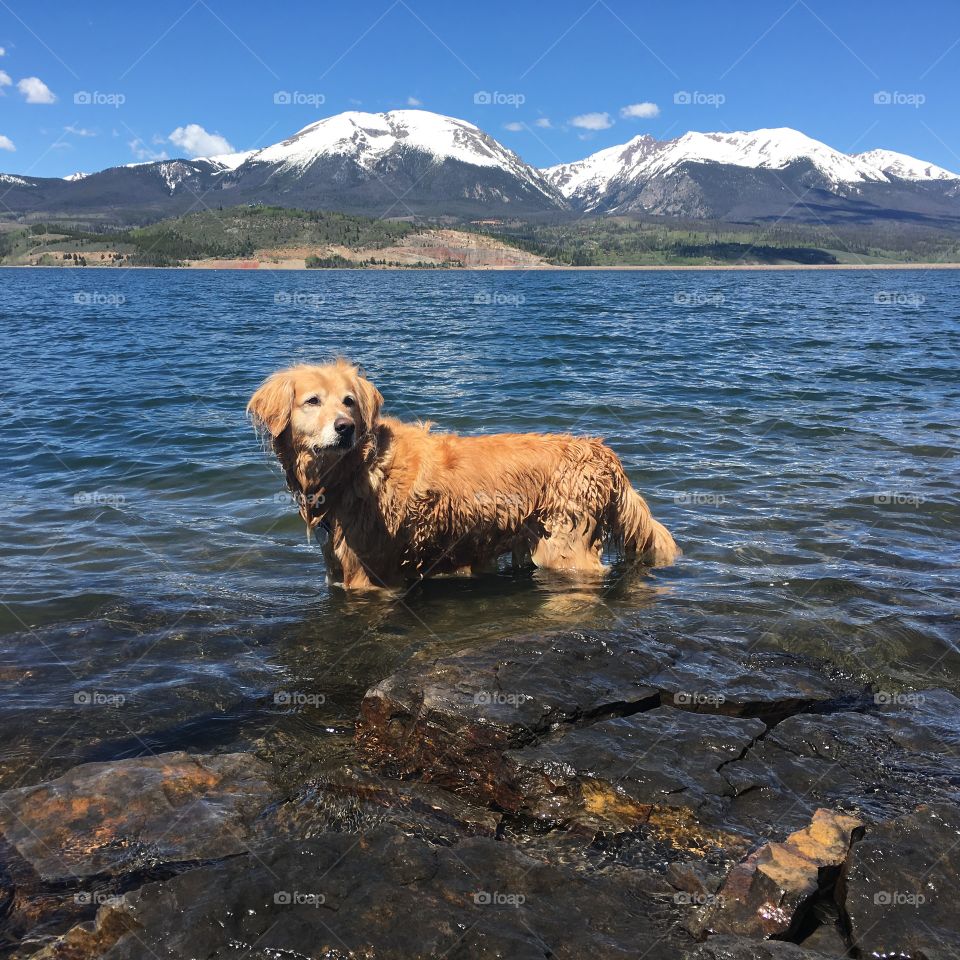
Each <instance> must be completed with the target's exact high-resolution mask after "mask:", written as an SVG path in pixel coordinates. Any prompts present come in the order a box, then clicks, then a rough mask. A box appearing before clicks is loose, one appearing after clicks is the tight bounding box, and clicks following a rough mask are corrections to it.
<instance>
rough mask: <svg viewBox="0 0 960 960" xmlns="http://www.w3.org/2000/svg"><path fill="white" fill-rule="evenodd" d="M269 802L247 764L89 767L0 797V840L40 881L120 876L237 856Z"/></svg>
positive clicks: (192, 759)
mask: <svg viewBox="0 0 960 960" xmlns="http://www.w3.org/2000/svg"><path fill="white" fill-rule="evenodd" d="M271 799H273V788H272V787H271V785H270V781H269V768H268V767H267V765H266V764H264V763H262V762H261V761H259V760H257V759H256V758H255V757H252V756H249V755H247V754H240V753H231V754H224V755H222V756H192V755H190V754H187V753H167V754H161V755H159V756H153V757H137V758H135V759H130V760H118V761H116V762H113V763H87V764H83V765H81V766H79V767H74V768H73V769H72V770H69V771H68V772H67V773H65V774H64V775H63V776H62V777H58V778H57V779H56V780H51V781H49V782H47V783H41V784H37V785H36V786H32V787H22V788H19V789H16V790H8V791H7V792H6V793H3V794H0V834H2V836H3V837H4V838H5V839H6V840H7V842H8V843H10V844H11V845H12V846H13V847H14V848H15V849H16V851H17V853H18V854H19V855H20V856H21V857H22V858H23V859H24V860H25V861H26V862H27V863H28V864H29V865H30V866H31V867H32V868H33V870H35V871H36V873H37V874H38V875H39V877H40V879H41V880H44V881H52V880H62V879H65V878H78V877H91V876H94V875H102V874H109V875H117V874H121V873H126V872H130V871H135V870H141V869H144V868H146V867H151V866H154V865H156V864H162V863H171V862H177V861H186V860H203V859H209V858H216V857H226V856H231V855H233V854H236V853H242V852H244V851H245V850H246V845H247V842H248V840H249V837H250V833H251V824H252V822H253V820H254V818H255V817H256V815H257V814H258V813H259V812H260V811H261V810H262V809H263V808H264V807H265V806H266V805H267V804H268V803H269V802H270V800H271Z"/></svg>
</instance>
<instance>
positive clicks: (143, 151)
mask: <svg viewBox="0 0 960 960" xmlns="http://www.w3.org/2000/svg"><path fill="white" fill-rule="evenodd" d="M128 146H129V147H130V152H131V153H132V154H133V155H134V156H135V157H136V158H137V159H138V160H147V161H149V160H166V159H167V151H166V150H162V151H157V150H151V149H150V148H149V147H148V146H147V145H146V144H145V143H144V142H143V141H142V140H141V139H140V138H139V137H135V138H134V139H133V140H131V141H130V143H129V144H128Z"/></svg>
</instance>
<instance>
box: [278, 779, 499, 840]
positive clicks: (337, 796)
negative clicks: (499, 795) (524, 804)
mask: <svg viewBox="0 0 960 960" xmlns="http://www.w3.org/2000/svg"><path fill="white" fill-rule="evenodd" d="M500 822H501V817H500V814H498V813H495V812H494V811H492V810H489V809H487V808H486V807H479V806H475V805H473V804H471V803H468V802H467V801H465V800H463V799H462V798H460V797H458V796H456V795H455V794H453V793H450V792H449V791H447V790H443V789H441V788H440V787H435V786H433V785H432V784H427V783H409V782H403V781H399V780H389V779H385V778H383V777H376V776H372V775H370V774H367V773H364V772H362V771H358V770H354V769H350V768H344V769H341V770H338V771H336V772H332V773H329V774H327V775H325V776H324V777H322V778H320V779H317V780H314V781H312V782H310V783H308V784H306V785H305V786H304V787H303V788H302V789H301V790H299V791H298V792H297V793H296V794H295V795H294V796H292V797H290V798H289V799H288V800H285V801H284V802H283V803H281V804H279V805H277V807H276V808H275V809H274V810H273V811H272V812H271V814H270V816H269V817H267V818H266V819H265V820H264V822H263V823H262V824H261V833H262V834H263V835H264V836H272V837H275V838H277V839H286V838H291V837H297V838H301V839H308V838H312V837H316V836H318V835H320V834H322V833H327V832H344V833H360V832H362V831H364V830H369V829H372V828H373V827H377V826H381V825H384V824H390V825H392V826H396V827H399V828H400V829H403V830H405V831H407V832H409V833H410V834H412V835H415V836H418V837H421V838H423V839H427V840H430V841H431V842H433V843H443V844H453V843H457V842H459V841H460V840H462V839H464V838H465V837H478V836H479V837H494V836H496V835H497V832H498V830H499V827H500Z"/></svg>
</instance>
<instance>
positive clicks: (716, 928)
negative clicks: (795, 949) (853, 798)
mask: <svg viewBox="0 0 960 960" xmlns="http://www.w3.org/2000/svg"><path fill="white" fill-rule="evenodd" d="M862 827H863V824H862V822H861V821H860V820H857V819H856V818H855V817H850V816H846V815H845V814H838V813H834V812H833V811H831V810H817V811H816V813H814V815H813V819H812V820H811V822H810V824H809V825H808V826H806V827H804V828H803V829H802V830H797V831H796V832H794V833H791V834H790V836H788V837H787V838H786V840H784V841H783V842H782V843H765V844H764V845H763V846H762V847H760V848H759V849H758V850H756V851H754V852H753V853H752V854H751V855H750V856H749V857H748V858H747V859H746V860H744V861H743V862H742V863H739V864H737V866H735V867H734V868H733V869H732V870H731V871H730V873H729V874H727V878H726V880H725V881H724V883H723V886H722V887H721V888H720V890H719V892H718V893H717V896H716V897H715V898H711V900H710V902H709V903H708V905H707V906H706V907H705V908H704V910H703V911H702V913H701V915H700V916H698V917H697V918H695V919H694V920H693V921H692V922H691V923H690V924H689V929H690V930H691V932H693V933H696V934H702V933H728V934H742V935H746V936H751V937H757V938H759V939H767V938H769V937H777V938H784V939H786V938H789V937H790V935H791V934H793V935H794V936H796V935H797V934H798V933H799V929H798V927H799V923H800V921H801V919H802V917H803V911H804V908H805V907H806V906H807V905H808V903H809V902H810V901H811V899H812V898H814V897H815V896H817V894H818V893H823V892H827V891H829V889H830V888H831V887H832V885H833V883H834V882H835V880H836V877H837V876H838V875H839V873H840V868H841V867H842V866H843V864H844V862H845V861H846V859H847V854H848V852H849V851H850V846H851V844H852V843H853V840H854V838H855V837H856V836H857V834H858V832H859V833H862Z"/></svg>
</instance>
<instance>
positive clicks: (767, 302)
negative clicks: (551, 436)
mask: <svg viewBox="0 0 960 960" xmlns="http://www.w3.org/2000/svg"><path fill="white" fill-rule="evenodd" d="M4 281H5V285H6V290H5V297H4V299H3V303H2V307H0V309H2V310H3V313H4V316H3V323H2V325H0V337H2V338H3V340H4V344H3V346H4V349H3V351H2V354H0V365H2V368H3V369H2V372H3V383H4V391H3V412H4V417H5V420H6V424H7V431H6V436H5V441H6V442H5V466H4V480H5V482H4V484H3V487H2V490H0V499H2V505H0V506H2V511H0V534H2V535H0V564H2V577H3V580H2V588H0V594H2V595H0V600H2V605H0V680H2V682H3V684H4V692H5V696H4V698H3V701H2V704H0V710H2V720H3V724H2V733H0V785H4V786H10V785H13V784H16V783H32V782H36V781H37V780H40V779H42V778H44V777H46V776H49V775H51V774H55V773H58V772H61V771H62V770H64V769H66V768H67V767H69V766H71V765H73V764H74V763H76V762H79V761H83V760H93V759H109V758H114V757H121V756H130V755H135V754H138V753H143V752H148V751H156V750H167V749H180V748H186V749H193V750H232V749H242V750H248V749H256V750H258V751H260V752H261V753H262V754H263V755H265V756H269V757H272V758H273V759H275V760H277V761H278V765H279V766H280V767H281V768H282V769H283V771H284V775H285V776H289V777H290V778H291V780H294V779H296V778H297V777H300V776H302V775H304V774H306V773H308V772H311V771H314V770H315V769H316V767H317V765H319V764H327V763H335V762H336V761H337V759H338V758H339V757H342V756H344V755H345V751H346V750H347V749H348V745H349V738H350V735H351V732H352V724H353V720H354V718H355V716H356V713H357V707H358V704H359V701H360V698H361V697H362V695H363V692H364V690H365V689H366V688H367V687H368V686H370V685H371V684H372V683H375V682H376V681H378V680H380V679H382V678H383V677H384V676H386V675H387V674H388V673H389V672H390V671H391V670H393V669H394V668H395V667H396V666H397V664H398V663H400V662H401V661H402V660H403V659H405V658H408V657H435V656H439V655H443V654H445V653H449V652H452V651H455V650H458V649H462V648H464V647H466V646H469V645H473V644H480V643H484V642H487V641H490V640H493V639H496V638H499V637H502V636H504V635H509V634H515V633H522V632H529V631H535V630H543V629H561V628H581V629H604V628H609V629H618V628H623V627H642V628H643V629H646V630H650V631H652V632H654V633H656V634H669V633H671V632H695V633H698V634H701V635H705V636H709V637H711V638H714V639H715V640H716V642H717V643H718V644H721V643H723V642H724V641H725V640H729V639H734V638H742V639H747V640H748V641H750V642H752V643H756V644H758V645H760V646H763V647H770V648H779V649H786V650H791V651H795V652H800V653H806V654H811V655H815V656H820V657H826V658H828V659H829V660H830V661H831V662H832V663H833V664H835V665H836V666H837V667H838V668H839V669H842V670H844V671H845V672H847V673H850V674H852V675H855V676H857V677H862V678H864V679H873V680H876V681H877V682H878V683H882V684H885V685H887V686H888V687H889V686H893V687H895V688H896V689H900V688H909V687H912V686H931V685H945V686H949V687H951V688H954V689H960V660H958V656H957V649H956V644H957V608H956V599H957V574H956V570H957V562H958V559H960V557H958V553H960V551H958V537H957V529H958V519H960V499H958V480H957V478H958V476H960V470H958V459H960V458H958V455H957V440H958V434H960V418H958V416H957V414H958V409H960V403H958V400H960V378H958V376H957V369H956V368H957V362H956V357H957V355H958V354H957V346H958V343H957V341H958V327H957V317H958V315H960V294H958V292H957V284H956V275H955V274H953V273H951V272H937V273H930V274H928V273H922V272H903V273H898V274H897V276H896V282H897V283H898V284H900V285H902V286H904V289H907V288H909V289H911V290H916V291H922V292H923V294H924V297H925V302H924V303H923V304H922V306H920V307H911V308H902V307H895V306H892V305H890V304H882V305H878V304H877V303H875V299H874V294H875V290H876V289H877V288H878V287H879V286H883V287H884V289H886V288H887V287H889V285H890V279H889V275H888V274H887V275H885V274H882V273H879V272H878V273H876V274H874V273H858V274H830V275H826V274H820V273H817V274H799V273H791V274H782V275H781V274H770V273H758V274H749V273H736V274H733V273H731V274H703V275H698V276H696V277H694V276H691V275H690V274H681V275H673V274H669V273H662V274H659V273H658V274H653V273H643V274H589V275H586V274H537V275H529V274H514V273H504V274H499V273H498V274H496V275H481V274H448V275H440V274H393V273H368V274H349V273H347V274H344V273H330V274H317V273H311V274H297V275H295V276H292V277H291V276H290V275H289V274H287V275H281V274H264V275H250V274H232V273H231V274H219V275H218V274H200V273H193V274H187V273H163V272H158V271H143V272H139V271H129V272H127V271H123V272H111V273H109V274H107V273H92V272H87V273H83V272H80V271H75V272H68V271H30V270H25V271H17V272H13V271H7V272H6V273H5V276H4ZM491 283H494V284H496V286H497V288H498V290H499V289H501V288H502V290H501V292H504V293H510V294H515V295H516V296H515V297H514V298H512V299H511V298H499V299H501V300H505V302H504V303H502V304H492V305H487V304H482V305H478V304H476V303H475V302H474V297H475V294H476V293H477V292H478V291H480V292H484V291H487V292H488V291H489V287H490V284H491ZM84 284H85V285H86V286H83V285H84ZM90 284H96V285H97V287H98V289H100V288H102V290H103V292H122V293H123V294H124V296H125V303H124V305H123V307H117V308H114V309H111V310H109V311H105V310H104V308H99V309H94V308H90V307H86V306H83V305H78V304H76V303H74V301H73V294H74V293H75V292H76V291H77V290H79V289H81V287H82V289H87V288H88V287H89V285H90ZM693 287H697V288H698V289H702V291H704V292H709V293H716V294H719V295H720V296H719V297H715V298H712V299H711V301H710V302H709V303H706V304H702V305H692V306H691V305H682V304H681V305H678V304H677V303H676V302H675V294H676V293H677V292H682V291H686V290H688V289H692V288H693ZM108 288H109V289H108ZM114 288H116V289H114ZM294 288H296V289H297V290H304V291H306V290H307V289H308V288H309V291H310V292H316V293H318V294H320V295H322V296H323V298H324V302H325V303H326V307H325V308H324V309H323V310H322V311H318V310H314V309H307V308H300V307H297V306H296V305H295V304H291V303H286V304H279V305H278V304H277V303H276V302H275V295H276V293H277V292H278V291H280V290H291V289H294ZM301 299H302V298H301ZM495 299H497V298H495ZM681 299H682V298H681ZM687 299H688V300H690V299H691V298H687ZM693 299H694V300H696V299H697V298H693ZM699 299H703V298H699ZM506 301H508V302H506ZM515 303H518V304H519V305H511V304H515ZM338 352H340V353H344V354H346V355H348V356H350V357H352V358H353V359H356V360H358V361H360V362H361V363H362V364H363V365H364V366H365V368H366V369H367V371H368V372H369V374H370V376H371V377H372V379H373V380H374V381H375V382H376V383H377V385H378V386H379V387H380V388H381V390H382V392H383V393H384V395H385V396H386V397H387V408H388V410H389V412H391V413H393V414H395V415H399V416H401V417H406V418H408V419H414V418H417V417H423V418H429V419H433V420H435V421H437V423H438V424H439V426H440V427H441V428H451V429H459V430H463V431H469V432H493V431H497V430H507V429H509V430H558V429H564V430H572V431H574V432H579V433H589V434H597V435H601V436H605V437H606V439H607V440H608V442H609V443H610V444H611V445H612V446H613V447H614V449H616V450H617V451H618V452H619V453H620V455H621V456H622V458H623V460H624V462H625V464H626V466H627V468H628V471H629V472H630V474H631V476H632V478H633V479H634V482H635V483H636V485H637V486H638V488H639V489H641V490H642V491H643V492H644V494H645V496H647V498H648V499H649V501H650V502H651V505H652V506H653V509H654V512H655V514H656V515H657V516H658V518H660V519H662V520H663V521H664V522H665V523H666V524H667V526H668V527H670V529H671V530H672V531H673V532H674V533H675V535H676V537H677V540H678V541H679V542H680V544H681V546H682V547H683V549H684V557H683V559H682V560H681V562H680V563H679V564H678V565H677V566H675V567H673V568H670V569H667V570H657V571H652V572H651V571H644V570H636V569H633V570H630V569H626V568H624V567H622V566H617V565H614V566H612V567H611V570H610V572H609V573H608V575H607V576H606V577H605V578H604V580H603V582H602V583H600V584H596V585H588V584H583V583H576V582H571V581H567V580H564V579H562V578H557V577H550V576H543V575H540V574H536V573H529V572H523V573H516V574H514V573H513V572H511V571H510V570H508V569H507V570H504V571H502V572H501V573H500V574H498V575H491V576H486V577H482V578H478V579H475V580H462V579H446V580H436V581H431V582H429V583H427V584H424V585H421V586H418V587H416V588H415V589H414V590H412V591H411V592H410V593H409V594H407V595H406V596H404V597H402V598H379V597H368V596H348V595H345V594H344V593H343V592H342V591H339V590H336V589H333V590H331V589H328V588H327V586H326V585H325V583H324V577H323V572H322V560H321V557H320V551H319V548H318V547H316V546H311V545H309V544H307V542H306V539H305V536H304V533H303V529H302V525H301V524H300V522H299V519H298V518H297V517H296V513H295V511H294V510H293V509H292V507H291V506H290V503H289V499H288V498H287V497H286V496H285V494H284V492H283V488H282V482H281V478H280V475H279V473H278V471H277V470H276V468H275V467H274V466H273V465H272V464H271V463H270V461H269V459H268V458H267V457H266V455H265V454H264V453H263V451H262V450H261V449H260V448H259V447H258V445H257V442H256V440H255V438H254V436H253V434H252V432H251V430H250V428H249V425H248V424H247V423H246V422H245V420H244V417H243V408H244V405H245V403H246V400H247V397H248V396H249V394H250V392H251V391H252V389H253V388H254V387H255V386H256V385H257V383H258V382H259V380H260V379H261V378H262V377H263V376H264V375H265V374H266V373H268V372H269V371H270V370H272V369H274V368H275V367H277V366H280V365H282V364H285V363H287V362H290V361H291V360H297V359H323V358H325V357H328V356H330V355H331V354H334V353H338Z"/></svg>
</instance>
